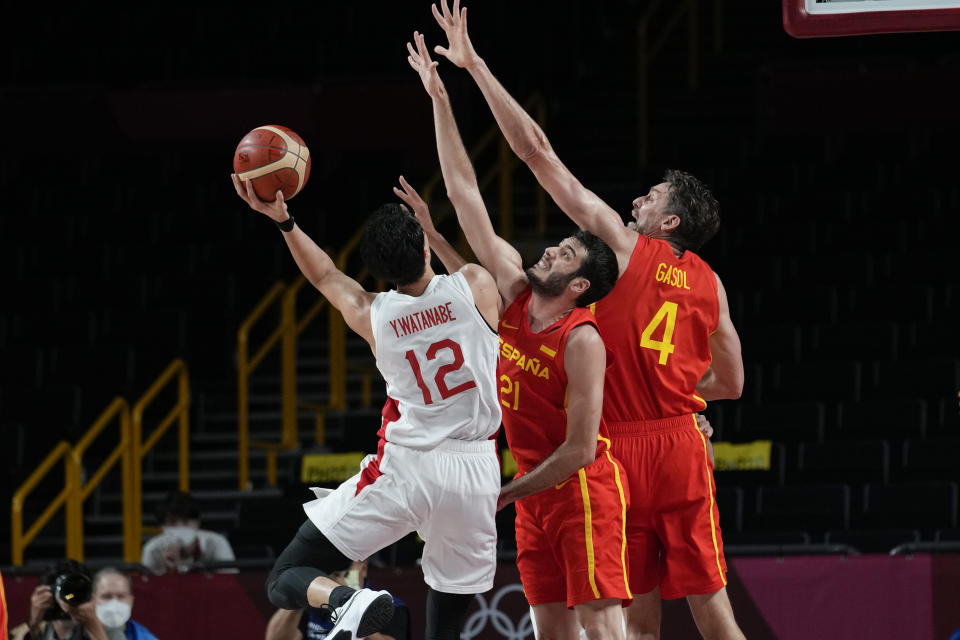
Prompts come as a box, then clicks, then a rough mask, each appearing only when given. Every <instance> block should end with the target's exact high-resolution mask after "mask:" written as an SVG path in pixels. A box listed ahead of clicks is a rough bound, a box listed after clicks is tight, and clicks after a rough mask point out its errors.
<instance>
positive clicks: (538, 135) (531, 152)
mask: <svg viewBox="0 0 960 640" xmlns="http://www.w3.org/2000/svg"><path fill="white" fill-rule="evenodd" d="M509 143H510V148H511V149H512V150H513V153H514V154H515V155H516V156H517V157H518V158H520V160H522V161H523V162H525V163H526V164H532V163H536V162H537V160H539V159H542V158H548V157H550V155H552V153H553V149H552V148H551V147H550V141H549V140H547V136H546V135H544V133H543V131H542V130H541V129H540V127H537V126H531V127H527V128H526V129H525V130H524V132H523V135H521V136H520V137H519V139H516V140H510V141H509Z"/></svg>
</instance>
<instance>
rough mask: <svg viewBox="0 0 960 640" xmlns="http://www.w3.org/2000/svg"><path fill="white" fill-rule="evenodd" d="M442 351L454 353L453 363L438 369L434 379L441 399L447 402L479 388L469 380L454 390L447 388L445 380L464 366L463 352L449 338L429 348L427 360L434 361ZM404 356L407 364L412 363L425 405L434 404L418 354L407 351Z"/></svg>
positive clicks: (411, 350) (411, 366)
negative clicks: (458, 395) (453, 397)
mask: <svg viewBox="0 0 960 640" xmlns="http://www.w3.org/2000/svg"><path fill="white" fill-rule="evenodd" d="M441 349H449V350H450V351H452V352H453V362H451V363H449V364H445V365H443V366H442V367H440V368H439V369H437V375H435V376H434V377H433V382H434V384H436V386H437V391H439V392H440V397H441V398H443V399H444V400H446V399H447V398H449V397H450V396H455V395H457V394H458V393H462V392H463V391H466V390H467V389H473V388H474V387H476V386H477V383H476V382H474V381H473V380H467V381H466V382H461V383H460V384H458V385H457V386H455V387H454V388H453V389H450V388H448V387H447V382H446V380H445V378H446V377H447V375H449V374H451V373H453V372H454V371H456V370H457V369H459V368H460V367H462V366H463V351H462V350H461V349H460V345H459V344H457V343H456V342H454V341H453V340H451V339H450V338H447V339H445V340H440V341H439V342H434V343H433V344H431V345H430V346H429V347H428V348H427V360H433V359H434V358H436V357H437V352H438V351H440V350H441ZM404 356H405V357H406V358H407V362H409V363H410V368H411V369H413V375H414V377H415V378H416V379H417V386H418V387H420V392H421V393H422V394H423V404H433V395H432V394H431V393H430V387H428V386H427V384H426V383H425V382H424V381H423V373H422V372H421V371H420V361H419V360H417V354H415V353H414V352H413V349H410V350H409V351H407V352H406V353H405V354H404Z"/></svg>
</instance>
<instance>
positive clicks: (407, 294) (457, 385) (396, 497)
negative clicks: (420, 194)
mask: <svg viewBox="0 0 960 640" xmlns="http://www.w3.org/2000/svg"><path fill="white" fill-rule="evenodd" d="M233 183H234V187H235V188H236V191H237V195H239V196H240V197H241V198H242V199H243V200H244V201H245V202H246V203H247V204H248V205H250V207H251V208H253V209H254V210H256V211H259V212H260V213H263V214H264V215H266V216H267V217H269V218H271V219H272V220H273V221H274V222H276V223H277V226H279V227H280V229H281V231H283V234H282V235H283V238H284V240H285V241H286V243H287V246H288V247H289V249H290V252H291V254H292V255H293V258H294V260H295V261H296V263H297V265H298V266H299V267H300V270H301V271H302V272H303V274H304V275H305V276H306V277H307V279H308V280H310V282H311V283H312V284H313V285H314V286H315V287H316V288H317V289H318V290H319V291H320V293H321V294H323V295H324V297H326V298H327V300H328V301H329V302H330V304H332V305H333V306H335V307H336V308H337V309H338V310H339V311H340V312H341V313H342V314H343V318H344V320H345V321H346V323H347V325H348V326H349V327H350V328H351V329H353V330H354V331H355V332H356V333H358V334H359V335H360V336H361V337H363V338H364V339H365V340H366V341H367V342H368V343H369V344H370V348H371V349H372V350H373V353H374V355H375V356H376V359H377V368H378V369H379V370H380V372H381V374H382V375H383V378H384V380H385V381H386V384H387V396H388V399H387V403H386V405H385V406H384V408H383V421H382V427H381V429H380V432H379V436H380V443H379V446H378V451H377V454H376V455H375V456H368V458H367V459H366V460H364V464H363V465H362V467H363V468H362V470H361V472H360V473H358V474H357V475H355V476H354V477H353V478H351V479H350V480H347V481H346V482H344V483H343V484H342V485H340V486H339V487H338V488H337V489H336V490H335V491H333V492H332V493H330V494H329V495H326V496H324V497H322V498H318V499H317V500H314V501H313V502H309V503H307V504H306V505H304V510H305V511H306V513H307V521H306V522H305V523H304V524H303V525H302V526H301V527H300V530H299V531H298V532H297V535H296V536H295V537H294V539H293V540H292V541H291V542H290V544H289V545H288V546H287V548H286V549H284V551H283V553H281V554H280V556H279V557H278V558H277V562H276V564H275V565H274V568H273V571H272V572H271V574H270V577H269V578H268V580H267V591H268V595H269V597H270V601H271V602H272V603H273V604H274V605H275V606H277V607H280V608H283V609H301V608H304V607H306V606H308V605H309V606H312V607H321V606H326V607H330V608H332V609H334V613H333V618H334V620H335V625H334V627H333V629H332V630H331V631H330V634H329V636H328V637H329V638H331V639H332V640H351V639H352V638H362V637H365V636H367V635H369V634H371V633H374V632H376V631H379V630H380V628H381V627H382V626H383V625H384V624H386V622H388V621H389V620H390V617H391V616H392V615H393V607H394V605H393V598H392V597H391V596H390V594H389V593H387V592H386V591H379V592H375V591H371V590H369V589H360V590H354V589H351V588H350V587H345V586H342V585H340V584H339V583H337V582H334V581H333V580H331V579H330V578H329V574H330V573H332V572H334V571H338V570H341V569H344V568H346V567H347V566H349V565H350V563H351V561H354V560H363V559H366V558H367V557H369V556H370V555H372V554H373V553H375V552H377V551H378V550H380V549H381V548H383V547H385V546H387V545H389V544H391V543H393V542H395V541H397V540H399V539H400V538H402V537H403V536H405V535H407V534H408V533H410V532H412V531H417V532H418V533H419V535H420V536H421V537H422V538H423V539H424V541H425V545H424V550H423V559H422V566H423V573H424V581H425V582H426V583H427V586H428V593H427V629H426V632H427V633H426V635H427V638H431V639H432V638H437V639H448V638H449V639H451V640H454V639H456V638H459V637H460V630H461V627H462V625H463V620H464V618H465V615H466V611H467V607H468V606H469V604H470V602H471V601H472V599H473V597H474V594H477V593H482V592H484V591H488V590H489V589H491V588H492V587H493V576H494V571H495V569H496V537H497V533H496V526H495V523H494V516H495V513H496V509H497V497H498V495H499V493H500V464H499V459H498V457H497V451H496V440H495V436H496V433H497V430H498V429H499V426H500V403H499V399H498V391H497V387H496V363H497V351H498V348H499V343H498V339H497V334H496V332H495V331H494V330H493V329H492V328H491V327H495V326H496V324H497V318H498V316H499V311H500V310H499V304H500V296H499V294H498V293H497V286H496V283H495V282H494V280H493V278H492V277H491V276H490V274H489V273H487V271H485V270H484V269H483V268H482V267H479V266H477V265H474V264H467V265H464V266H463V268H461V269H460V270H459V271H456V272H454V273H452V274H451V275H436V274H434V272H433V270H432V269H431V267H430V246H429V244H428V243H427V241H426V238H425V237H424V233H423V229H422V228H421V227H420V223H419V222H417V220H416V218H415V217H414V216H413V215H412V214H411V213H410V212H409V211H408V210H407V209H406V208H404V207H403V206H402V205H399V204H386V205H383V206H382V207H380V208H379V209H378V210H377V211H376V212H375V213H374V215H373V216H372V217H371V219H370V220H369V221H368V222H367V224H366V227H365V229H364V238H363V243H362V246H361V255H362V257H363V260H364V262H365V263H366V265H367V268H368V270H369V271H370V274H371V275H372V276H373V277H375V278H377V279H378V280H384V281H387V282H390V283H392V284H394V285H395V287H396V289H395V290H393V291H389V292H385V293H374V292H370V291H366V290H364V288H363V287H362V286H361V285H360V284H359V283H358V282H356V281H355V280H353V279H351V278H349V277H348V276H346V275H345V274H343V273H342V272H340V271H339V270H338V269H337V268H336V266H335V265H334V263H333V261H332V260H331V259H330V257H329V256H328V255H327V254H326V253H325V252H324V251H323V250H321V249H320V247H318V246H317V245H316V244H315V243H314V242H313V241H312V240H311V239H310V238H309V237H308V236H307V235H306V234H305V233H304V232H303V231H302V230H301V229H300V228H299V227H298V226H297V225H296V224H295V223H294V220H293V217H292V216H291V215H290V214H289V213H288V211H287V207H286V205H285V204H284V202H283V196H282V195H281V194H280V193H279V192H278V193H277V199H276V201H274V202H264V201H262V200H260V199H259V198H258V197H257V195H256V194H255V193H254V190H253V187H252V185H251V184H250V183H249V182H246V183H241V181H240V180H239V178H238V177H237V176H236V175H234V176H233Z"/></svg>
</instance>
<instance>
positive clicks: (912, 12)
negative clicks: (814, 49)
mask: <svg viewBox="0 0 960 640" xmlns="http://www.w3.org/2000/svg"><path fill="white" fill-rule="evenodd" d="M783 28H784V29H786V31H787V33H789V34H790V35H791V36H793V37H795V38H822V37H829V36H852V35H863V34H870V33H902V32H909V31H954V30H960V0H783Z"/></svg>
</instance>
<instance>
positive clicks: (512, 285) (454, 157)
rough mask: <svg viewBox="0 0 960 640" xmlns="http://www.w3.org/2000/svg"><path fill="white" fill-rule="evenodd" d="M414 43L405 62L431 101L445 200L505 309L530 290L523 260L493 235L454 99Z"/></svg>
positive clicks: (427, 56) (419, 39) (421, 44)
mask: <svg viewBox="0 0 960 640" xmlns="http://www.w3.org/2000/svg"><path fill="white" fill-rule="evenodd" d="M413 40H414V42H415V43H416V46H414V45H413V44H410V43H409V42H408V43H407V50H408V51H409V52H410V55H409V56H408V57H407V61H408V62H409V63H410V66H411V67H413V69H414V70H415V71H416V72H417V73H419V74H420V79H421V80H422V81H423V86H424V89H426V91H427V93H428V94H429V95H430V98H431V100H432V101H433V119H434V128H435V130H436V135H437V155H438V156H439V158H440V170H441V171H442V172H443V181H444V184H445V185H446V187H447V197H448V198H450V202H452V203H453V208H454V210H455V211H456V212H457V220H458V221H459V222H460V227H461V228H462V229H463V233H464V235H465V236H466V237H467V242H469V243H470V247H471V248H472V249H473V252H474V253H475V254H476V256H477V259H478V260H479V261H480V264H482V265H483V266H484V267H486V268H487V270H488V271H489V272H490V273H491V274H492V275H493V277H494V278H495V279H496V281H497V288H498V289H499V291H500V295H501V296H502V298H503V301H504V304H505V305H507V304H510V302H512V301H513V299H514V298H516V297H517V295H518V294H519V293H520V292H521V291H522V290H523V288H524V287H525V286H526V284H527V279H526V276H525V275H524V273H523V264H522V260H521V258H520V254H519V253H518V252H517V250H516V249H514V248H513V247H511V246H510V245H509V244H508V243H506V242H505V241H503V240H502V239H501V238H500V237H499V236H497V234H496V232H494V230H493V224H492V223H491V222H490V216H489V215H488V214H487V207H486V205H484V203H483V197H482V196H481V195H480V187H479V185H478V184H477V176H476V174H475V173H474V171H473V165H472V164H471V163H470V156H468V155H467V150H466V149H465V148H464V146H463V140H461V138H460V131H459V130H458V129H457V122H456V120H455V119H454V117H453V108H452V107H451V106H450V96H449V94H447V89H446V87H444V86H443V81H441V80H440V76H439V74H438V73H437V63H436V62H435V61H433V60H431V59H430V52H429V51H428V50H427V46H426V44H425V43H424V39H423V36H422V35H421V34H420V33H417V32H414V34H413Z"/></svg>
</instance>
